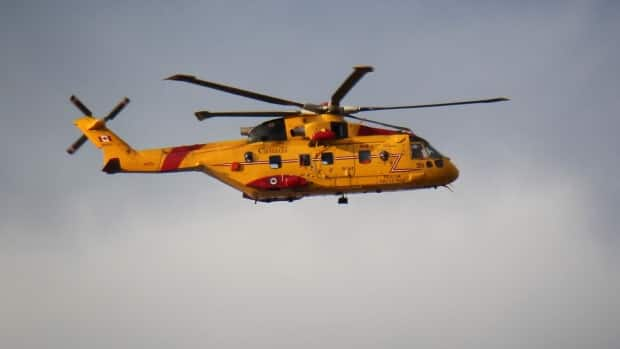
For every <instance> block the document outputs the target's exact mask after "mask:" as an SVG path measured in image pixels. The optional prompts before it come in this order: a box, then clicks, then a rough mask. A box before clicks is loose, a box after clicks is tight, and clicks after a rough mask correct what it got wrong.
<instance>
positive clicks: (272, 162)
mask: <svg viewBox="0 0 620 349" xmlns="http://www.w3.org/2000/svg"><path fill="white" fill-rule="evenodd" d="M269 167H271V168H273V169H276V168H280V167H282V158H281V157H280V155H271V156H270V157H269Z"/></svg>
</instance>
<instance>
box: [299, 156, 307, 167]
mask: <svg viewBox="0 0 620 349" xmlns="http://www.w3.org/2000/svg"><path fill="white" fill-rule="evenodd" d="M299 166H310V154H299Z"/></svg>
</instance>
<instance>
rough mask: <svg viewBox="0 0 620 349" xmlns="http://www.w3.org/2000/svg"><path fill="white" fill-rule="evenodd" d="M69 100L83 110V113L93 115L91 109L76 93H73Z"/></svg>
mask: <svg viewBox="0 0 620 349" xmlns="http://www.w3.org/2000/svg"><path fill="white" fill-rule="evenodd" d="M69 100H70V101H71V103H73V105H75V106H76V107H77V108H78V109H79V110H80V111H81V112H82V114H84V115H88V116H93V113H92V112H91V111H90V109H88V108H86V106H85V105H84V104H83V103H82V102H81V101H80V100H79V99H78V98H77V97H76V96H75V95H72V96H71V98H69Z"/></svg>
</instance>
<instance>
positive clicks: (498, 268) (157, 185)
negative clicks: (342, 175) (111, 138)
mask: <svg viewBox="0 0 620 349" xmlns="http://www.w3.org/2000/svg"><path fill="white" fill-rule="evenodd" d="M619 8H620V7H619V6H618V5H617V4H616V2H611V1H582V2H579V1H575V2H554V1H549V2H545V3H544V4H539V3H538V2H534V1H526V2H519V3H517V2H485V1H473V2H468V3H464V2H460V1H420V2H416V3H413V2H407V1H393V2H376V1H374V2H367V1H355V2H354V1H350V2H337V3H334V2H333V1H313V2H294V1H289V2H285V1H282V2H279V1H266V2H250V3H241V2H234V1H221V2H215V1H208V2H204V1H203V2H185V3H180V4H172V3H171V2H166V1H153V2H126V1H106V2H94V1H92V2H87V1H56V2H43V1H41V2H36V1H19V2H18V1H5V2H3V3H2V5H0V29H1V30H0V42H1V43H2V47H3V50H2V51H3V52H2V55H0V63H1V64H0V74H1V75H0V76H1V78H2V79H1V81H2V82H1V83H0V105H1V106H2V109H1V112H2V114H1V118H0V139H2V147H1V148H0V156H1V158H2V159H3V166H1V167H0V197H1V198H2V199H1V200H0V282H1V283H2V285H1V287H0V347H7V348H83V347H94V348H108V347H121V348H136V347H137V348H169V347H181V348H195V347H198V346H200V347H218V348H239V347H258V348H284V347H287V348H288V347H298V348H315V347H319V346H320V347H333V348H336V347H338V348H342V347H356V348H377V347H389V348H410V347H414V346H418V347H421V346H422V347H437V348H497V347H503V348H522V347H532V348H584V347H591V348H617V347H619V346H620V335H619V333H620V325H619V324H620V300H619V299H618V294H619V293H620V276H619V275H620V270H619V267H618V266H619V265H620V264H619V262H620V257H619V252H620V235H619V231H618V225H619V224H620V221H619V219H618V208H619V207H620V199H618V198H619V197H620V185H619V184H618V181H617V178H618V175H619V174H620V171H619V165H618V161H617V159H618V155H617V149H620V142H619V141H618V137H617V136H616V132H617V131H618V129H620V127H619V126H620V122H619V121H618V110H619V109H620V101H619V99H618V95H619V86H618V81H620V76H619V70H618V68H617V65H618V63H617V62H618V61H620V54H619V50H620V49H619V47H620V45H619V43H618V39H617V33H618V32H620V12H619ZM356 64H371V65H373V66H374V67H375V69H376V70H375V72H374V73H372V74H369V75H368V76H366V77H365V78H364V79H363V80H362V81H361V82H360V83H359V84H358V85H357V86H356V88H355V89H354V90H353V91H352V92H351V93H350V94H349V95H348V96H347V97H346V100H345V102H346V103H347V104H362V105H382V104H401V103H403V104H409V103H423V102H435V101H444V100H450V99H457V98H477V97H492V96H497V95H506V96H510V97H511V98H512V99H513V101H511V102H509V103H502V104H495V105H480V106H466V107H455V108H445V109H434V110H430V109H429V110H419V111H415V112H414V111H393V112H385V113H374V114H368V115H365V116H368V117H371V118H375V119H378V120H384V121H386V122H393V123H398V124H403V125H407V126H410V127H411V128H413V130H414V131H416V132H418V133H419V134H421V135H422V136H424V137H426V138H428V139H429V140H430V141H431V142H432V143H433V144H434V145H435V146H436V147H437V148H439V149H440V150H441V151H443V152H444V153H446V154H448V155H449V156H451V157H452V158H453V160H454V161H455V162H456V164H457V165H458V166H459V169H460V170H461V177H460V178H459V179H458V180H457V182H456V183H455V190H456V191H455V192H454V193H450V192H448V191H446V190H437V191H434V190H428V191H414V192H402V193H388V194H381V195H374V194H371V195H354V196H351V197H350V202H351V203H350V204H349V205H348V207H341V206H338V205H336V198H334V197H322V198H309V199H304V200H301V201H298V202H296V203H294V204H272V205H264V204H263V205H260V204H259V205H254V204H253V203H252V202H250V201H247V200H242V199H241V197H240V194H239V193H237V192H236V191H234V190H232V189H230V188H227V187H224V186H222V185H221V184H220V183H218V182H216V181H215V180H213V179H211V178H208V177H206V176H204V175H200V174H174V175H162V176H141V175H122V174H121V175H114V176H108V175H105V174H104V173H102V172H100V171H99V170H100V168H101V156H100V154H99V153H98V152H97V151H96V150H95V149H94V148H93V147H92V146H90V145H86V146H84V147H83V148H82V149H81V150H80V152H79V153H78V154H76V155H75V156H73V157H69V156H68V155H66V154H65V153H64V149H65V148H66V147H67V146H68V145H69V144H70V143H71V142H72V141H74V140H75V139H76V138H77V137H78V135H79V134H78V132H77V130H76V129H75V128H74V127H73V126H72V124H71V123H72V120H73V119H74V118H76V117H78V116H79V115H78V111H77V110H76V109H75V108H74V107H73V106H72V105H71V104H70V103H69V102H68V97H69V96H70V95H71V94H73V93H75V94H77V95H78V96H79V97H80V98H81V99H82V100H83V101H84V102H85V103H86V104H87V105H88V106H89V107H90V108H91V109H93V111H94V112H95V113H98V114H105V113H107V112H108V111H109V110H110V109H111V108H112V107H113V106H114V105H115V103H116V102H117V101H118V100H120V98H122V97H123V96H125V95H126V96H128V97H130V98H131V99H132V103H131V104H130V105H129V106H128V107H127V108H126V109H125V110H124V111H123V112H122V113H121V114H120V116H119V117H118V118H117V119H115V120H114V122H113V123H112V124H111V128H112V129H114V130H115V131H117V132H118V133H119V134H120V135H121V136H123V137H124V138H125V139H126V140H127V141H128V142H129V143H130V144H132V145H134V146H135V147H138V148H142V147H156V146H163V145H175V144H183V143H190V144H191V143H197V142H203V141H211V140H220V139H232V138H237V137H238V136H237V135H238V130H239V127H240V126H250V125H252V123H253V122H255V121H256V120H251V119H247V120H235V121H231V120H222V119H219V120H210V121H208V122H203V123H198V122H196V120H195V118H194V117H193V115H192V113H193V111H195V110H198V109H203V108H205V109H206V108H210V109H214V110H215V109H237V108H241V109H243V108H269V105H265V104H261V103H259V102H254V101H249V100H244V99H241V98H237V97H234V96H229V95H225V94H222V93H219V92H217V91H209V90H206V89H201V88H198V87H195V86H189V85H183V84H178V83H174V82H168V81H161V79H162V78H164V77H167V76H169V75H171V74H173V73H191V74H195V75H198V76H201V77H204V78H207V79H212V80H215V81H221V82H225V83H230V84H234V85H238V86H240V87H245V88H249V89H255V90H258V91H262V92H265V93H270V94H274V95H276V96H281V97H284V98H291V99H296V100H304V101H308V102H322V101H324V100H326V99H327V98H328V96H329V95H330V94H331V93H332V91H333V90H334V89H335V88H336V87H337V86H338V85H339V84H340V82H341V81H342V79H344V78H345V77H346V76H347V74H349V72H350V69H351V66H353V65H356Z"/></svg>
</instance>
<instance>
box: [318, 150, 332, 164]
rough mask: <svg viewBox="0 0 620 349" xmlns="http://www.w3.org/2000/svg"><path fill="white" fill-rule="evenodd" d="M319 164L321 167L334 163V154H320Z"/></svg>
mask: <svg viewBox="0 0 620 349" xmlns="http://www.w3.org/2000/svg"><path fill="white" fill-rule="evenodd" d="M321 163H323V165H331V164H333V163H334V153H323V154H321Z"/></svg>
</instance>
